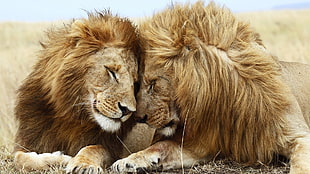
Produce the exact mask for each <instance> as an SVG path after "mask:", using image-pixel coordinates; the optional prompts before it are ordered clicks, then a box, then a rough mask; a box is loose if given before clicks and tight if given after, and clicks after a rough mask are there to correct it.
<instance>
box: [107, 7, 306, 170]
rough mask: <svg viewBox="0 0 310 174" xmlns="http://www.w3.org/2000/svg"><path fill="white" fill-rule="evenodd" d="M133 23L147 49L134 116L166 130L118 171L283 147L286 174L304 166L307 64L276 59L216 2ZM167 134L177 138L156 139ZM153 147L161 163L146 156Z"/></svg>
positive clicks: (269, 153) (257, 158) (263, 154)
mask: <svg viewBox="0 0 310 174" xmlns="http://www.w3.org/2000/svg"><path fill="white" fill-rule="evenodd" d="M139 29H140V34H141V37H142V40H143V42H142V45H143V47H144V50H145V53H144V56H143V57H144V60H143V61H142V62H143V66H142V67H143V69H144V71H143V72H142V74H143V81H142V84H141V88H140V92H139V93H138V107H137V115H138V116H139V117H140V119H142V120H144V121H146V123H147V124H149V125H150V126H152V127H155V128H157V131H158V132H159V133H161V134H163V135H164V136H168V137H164V138H162V140H163V141H159V142H158V143H156V144H154V145H153V146H151V147H149V148H148V149H146V150H144V151H140V152H138V153H136V154H132V155H131V156H129V157H128V158H125V159H122V160H119V161H117V162H116V163H114V164H113V167H112V168H113V169H114V170H116V171H137V170H140V169H141V168H142V169H143V168H146V169H151V170H152V169H157V167H159V166H163V167H164V169H169V168H180V167H182V165H183V166H185V167H190V165H191V164H193V163H194V162H195V161H200V160H204V159H213V158H215V157H217V156H221V157H228V158H231V159H233V160H236V161H238V162H242V163H245V164H248V165H252V164H259V163H265V164H269V163H270V162H271V161H272V160H273V159H275V158H276V157H277V155H279V154H282V155H285V156H286V157H288V158H290V159H291V165H292V170H291V173H301V172H304V173H309V172H310V167H309V165H304V163H305V162H304V161H309V159H310V158H309V154H310V131H309V127H308V125H309V118H310V112H309V110H310V106H309V104H310V102H309V100H310V85H309V83H310V79H309V75H308V74H309V73H310V72H309V71H310V70H309V66H307V65H299V66H300V67H302V69H303V70H301V71H298V70H297V71H296V70H294V71H293V70H292V69H291V68H290V67H293V66H295V65H291V64H286V63H283V62H279V61H278V60H277V58H275V57H274V56H272V55H271V54H270V53H269V52H267V51H266V49H265V48H264V45H263V43H262V41H261V39H260V37H259V35H258V34H257V33H256V32H254V31H253V30H252V29H251V28H250V27H249V25H248V24H246V23H243V22H241V21H239V20H238V19H236V18H235V17H234V16H233V15H232V14H231V12H230V11H229V10H228V9H226V8H220V7H217V6H216V5H215V4H214V3H210V4H209V5H208V6H206V7H205V6H204V5H203V3H202V2H197V3H196V4H194V5H184V6H182V5H176V6H173V7H171V8H170V9H166V10H164V11H163V12H161V13H158V14H156V15H154V16H153V17H152V18H151V19H149V20H146V21H145V22H144V23H142V24H141V25H140V28H139ZM295 67H298V66H297V65H296V66H295ZM281 69H282V71H281ZM288 76H289V77H288ZM287 77H288V78H287ZM297 77H298V78H297ZM296 86H297V87H298V88H296ZM305 120H307V121H308V122H306V121H305ZM171 121H172V122H171ZM307 123H308V124H307ZM176 124H177V125H176ZM165 139H169V140H171V141H173V142H175V143H176V145H170V146H169V148H167V147H165V146H161V145H160V144H161V143H166V142H167V140H165ZM154 147H157V149H158V150H157V153H156V155H155V156H157V158H158V159H160V160H158V161H159V162H158V163H156V161H155V162H154V160H153V161H152V160H149V159H153V156H154V153H151V150H150V149H152V148H154ZM171 149H173V150H171ZM177 154H179V155H177ZM182 155H183V156H182ZM139 156H143V157H144V159H146V160H149V161H152V162H149V163H148V164H145V163H143V162H141V160H135V159H138V158H139ZM184 161H187V162H188V161H190V162H191V163H185V162H184Z"/></svg>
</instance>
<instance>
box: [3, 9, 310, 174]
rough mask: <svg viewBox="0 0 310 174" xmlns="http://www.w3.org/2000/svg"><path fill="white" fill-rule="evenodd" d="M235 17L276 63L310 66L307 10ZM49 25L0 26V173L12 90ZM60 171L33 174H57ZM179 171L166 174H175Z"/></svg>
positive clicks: (7, 158)
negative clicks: (253, 33)
mask: <svg viewBox="0 0 310 174" xmlns="http://www.w3.org/2000/svg"><path fill="white" fill-rule="evenodd" d="M238 16H239V17H240V18H242V19H244V20H246V21H248V22H249V23H251V25H252V26H253V27H254V28H255V29H256V30H257V31H258V32H259V33H260V34H261V36H262V38H263V41H264V43H265V45H266V46H267V49H268V50H269V51H270V52H272V53H274V54H275V55H277V56H278V57H279V59H280V60H285V61H298V62H303V63H310V51H309V50H310V42H309V40H310V30H309V28H310V10H298V11H271V12H258V13H243V14H238ZM60 23H61V22H59V23H57V24H52V23H0V41H1V44H0V81H1V83H0V101H2V105H1V106H0V173H1V174H2V173H23V172H22V171H17V170H15V169H14V165H13V163H12V161H13V158H12V155H11V153H10V152H11V151H12V147H13V140H14V133H15V130H16V124H15V121H14V119H13V107H14V99H15V94H16V89H17V87H18V86H19V85H20V83H21V81H22V80H23V79H24V78H25V77H26V75H27V74H28V73H29V72H30V69H31V66H32V65H33V63H34V61H35V55H36V52H37V51H38V50H39V49H40V47H39V41H40V40H42V37H43V36H44V35H43V34H44V31H45V30H46V28H48V27H51V25H60ZM61 171H62V170H61V169H59V168H52V169H51V170H50V171H44V172H37V173H61ZM179 172H180V171H169V173H179ZM186 172H187V173H201V172H203V173H287V172H288V166H285V165H284V166H282V167H277V166H271V167H266V166H260V167H259V168H251V167H244V166H242V165H240V164H237V163H234V162H232V161H229V160H217V161H215V162H209V163H206V164H203V165H198V166H194V167H193V168H191V169H190V170H186Z"/></svg>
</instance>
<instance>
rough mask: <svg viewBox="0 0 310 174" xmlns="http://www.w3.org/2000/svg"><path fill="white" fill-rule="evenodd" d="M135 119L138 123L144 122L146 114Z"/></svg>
mask: <svg viewBox="0 0 310 174" xmlns="http://www.w3.org/2000/svg"><path fill="white" fill-rule="evenodd" d="M135 120H136V121H137V122H138V123H146V120H147V115H144V116H143V117H135Z"/></svg>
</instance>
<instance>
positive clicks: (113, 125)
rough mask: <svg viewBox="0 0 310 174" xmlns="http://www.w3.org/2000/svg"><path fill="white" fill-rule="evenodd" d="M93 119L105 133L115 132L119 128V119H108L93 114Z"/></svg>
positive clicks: (120, 121)
mask: <svg viewBox="0 0 310 174" xmlns="http://www.w3.org/2000/svg"><path fill="white" fill-rule="evenodd" d="M94 118H95V120H96V122H97V123H98V124H99V125H100V127H101V128H102V129H103V130H104V131H107V132H111V133H113V132H116V131H118V130H119V129H120V128H121V124H122V121H123V120H121V119H112V118H108V117H106V116H104V115H101V114H99V113H94Z"/></svg>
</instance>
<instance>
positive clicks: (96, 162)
mask: <svg viewBox="0 0 310 174" xmlns="http://www.w3.org/2000/svg"><path fill="white" fill-rule="evenodd" d="M47 37H48V39H47V41H46V43H43V44H42V46H43V50H42V51H41V54H40V56H39V60H38V63H37V64H36V65H35V66H34V70H33V71H32V73H31V74H30V75H29V76H28V77H27V78H26V80H25V81H24V83H23V84H22V85H21V87H20V88H19V91H18V97H17V105H16V108H15V116H16V118H17V120H18V121H19V127H18V131H17V135H16V146H15V150H14V151H15V163H16V165H17V167H19V168H23V169H28V170H31V169H45V168H47V167H49V166H50V165H51V164H61V163H62V164H66V163H68V162H69V163H68V166H67V168H66V170H67V172H73V173H78V172H79V171H81V172H82V171H84V172H89V173H91V172H95V173H96V172H102V170H103V168H105V167H106V166H108V165H110V164H112V162H113V161H115V160H116V159H118V158H120V155H121V153H122V144H121V143H122V142H121V140H122V139H123V138H124V137H125V136H126V134H127V133H128V132H129V131H130V130H131V129H132V127H133V126H134V123H135V121H134V120H133V118H131V117H130V116H131V115H132V113H133V112H134V111H135V110H136V100H135V93H134V83H136V82H137V80H138V72H137V70H138V67H137V62H138V57H139V40H138V36H137V33H136V28H135V27H134V26H133V25H132V24H131V22H130V21H129V20H127V19H122V18H119V17H118V16H112V15H111V14H110V12H108V11H106V12H97V13H89V15H88V19H81V20H77V21H74V22H72V23H71V24H68V25H65V26H63V27H62V28H59V29H56V30H51V31H49V32H48V33H47ZM55 151H62V152H63V153H64V154H66V155H64V154H62V153H60V152H55ZM51 152H55V153H51ZM37 153H43V154H37ZM70 156H75V157H74V158H72V159H71V157H70Z"/></svg>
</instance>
